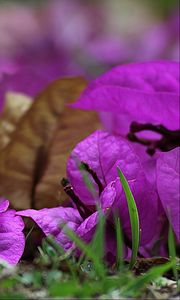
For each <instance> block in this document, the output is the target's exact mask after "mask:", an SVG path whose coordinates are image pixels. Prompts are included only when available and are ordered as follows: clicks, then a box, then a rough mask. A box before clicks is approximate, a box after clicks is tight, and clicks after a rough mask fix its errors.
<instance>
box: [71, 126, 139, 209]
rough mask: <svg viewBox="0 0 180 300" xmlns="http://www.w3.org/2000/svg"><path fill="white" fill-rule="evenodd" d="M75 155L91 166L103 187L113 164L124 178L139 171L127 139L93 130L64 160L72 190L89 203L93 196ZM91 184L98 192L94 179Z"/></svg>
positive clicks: (113, 175)
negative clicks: (66, 160) (66, 159)
mask: <svg viewBox="0 0 180 300" xmlns="http://www.w3.org/2000/svg"><path fill="white" fill-rule="evenodd" d="M77 159H78V160H79V161H83V162H86V163H87V164H88V165H89V166H90V168H92V170H93V171H94V172H95V173H96V174H97V176H98V178H99V180H100V181H101V183H102V185H103V187H104V188H105V186H106V185H107V184H108V183H109V182H111V181H113V180H114V179H115V178H116V177H117V166H119V167H120V168H121V170H122V171H123V173H124V174H125V176H126V178H127V179H128V180H132V179H134V178H136V177H137V176H138V174H139V173H141V172H142V168H141V165H140V162H139V159H138V157H137V155H136V154H135V153H134V151H133V150H132V149H131V146H130V145H129V144H128V142H127V141H125V140H124V139H123V138H121V137H117V136H113V135H111V134H109V133H107V132H104V131H96V132H94V133H93V134H91V135H90V136H89V137H87V138H86V139H85V140H83V141H82V142H80V143H79V144H78V145H77V146H76V147H75V149H74V150H73V151H72V153H71V156H70V158H69V160H68V164H67V173H68V178H69V179H70V181H71V184H72V186H73V188H74V191H75V193H76V194H77V195H78V196H79V197H80V199H81V200H82V201H83V202H85V203H86V204H92V205H93V204H94V199H93V197H92V195H91V193H90V192H89V191H88V189H87V187H86V185H85V183H84V181H83V179H82V174H81V173H80V171H79V169H78V166H77ZM92 181H93V180H92ZM93 182H94V181H93ZM94 187H95V189H96V191H97V192H98V186H97V184H96V183H95V182H94Z"/></svg>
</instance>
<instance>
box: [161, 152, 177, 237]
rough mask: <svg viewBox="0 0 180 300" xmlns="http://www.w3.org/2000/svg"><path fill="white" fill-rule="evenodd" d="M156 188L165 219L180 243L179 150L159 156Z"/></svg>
mask: <svg viewBox="0 0 180 300" xmlns="http://www.w3.org/2000/svg"><path fill="white" fill-rule="evenodd" d="M157 188H158V193H159V196H160V200H161V202H162V205H163V207H164V210H165V212H166V214H167V217H168V218H169V220H170V222H171V224H172V226H173V229H174V232H175V234H176V237H177V239H178V240H179V241H180V148H175V149H173V150H171V151H169V152H166V153H161V154H160V155H159V158H158V160H157Z"/></svg>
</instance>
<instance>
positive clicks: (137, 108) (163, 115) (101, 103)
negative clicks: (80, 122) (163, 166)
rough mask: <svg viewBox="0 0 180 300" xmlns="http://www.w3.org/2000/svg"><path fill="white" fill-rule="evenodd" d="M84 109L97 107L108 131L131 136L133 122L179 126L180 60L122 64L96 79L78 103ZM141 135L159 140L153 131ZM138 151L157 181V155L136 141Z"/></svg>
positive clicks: (140, 133) (76, 104)
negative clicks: (152, 154)
mask: <svg viewBox="0 0 180 300" xmlns="http://www.w3.org/2000/svg"><path fill="white" fill-rule="evenodd" d="M72 106H73V107H78V108H81V109H89V110H96V111H98V112H99V114H100V118H101V120H102V123H103V125H104V127H105V129H106V130H108V131H109V132H111V133H113V134H118V135H121V136H124V137H125V136H127V134H128V132H129V131H130V125H131V124H132V122H140V123H151V124H153V125H164V126H165V127H166V128H167V129H169V130H177V129H178V128H179V63H177V62H147V63H138V64H129V65H122V66H118V67H116V68H114V69H112V70H110V71H108V72H107V73H105V74H104V75H101V76H100V77H98V78H97V79H96V80H94V81H92V82H91V83H90V84H89V86H88V87H87V89H86V90H85V91H84V92H83V93H82V95H81V96H80V98H79V100H78V101H77V103H75V104H73V105H72ZM138 136H139V137H140V138H144V139H155V140H156V139H159V134H157V133H154V132H152V131H148V130H145V131H142V132H139V133H138ZM133 147H134V149H135V151H136V153H137V154H138V155H139V156H140V157H141V161H142V163H143V164H144V167H145V169H146V170H147V172H146V174H147V176H148V178H149V179H151V180H152V181H154V180H155V164H156V157H155V156H154V157H153V159H152V158H150V157H149V155H146V153H145V151H146V148H145V147H144V146H141V145H139V144H135V143H134V144H133Z"/></svg>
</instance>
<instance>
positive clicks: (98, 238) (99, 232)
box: [90, 210, 106, 261]
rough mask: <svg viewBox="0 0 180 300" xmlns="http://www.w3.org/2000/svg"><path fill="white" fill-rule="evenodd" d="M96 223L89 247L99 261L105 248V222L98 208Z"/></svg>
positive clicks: (101, 259)
mask: <svg viewBox="0 0 180 300" xmlns="http://www.w3.org/2000/svg"><path fill="white" fill-rule="evenodd" d="M98 218H99V220H98V224H97V226H96V232H95V235H94V237H93V240H92V242H91V244H90V245H91V249H92V251H94V252H95V253H96V256H97V257H98V259H99V260H100V261H103V257H104V249H105V223H106V218H105V216H104V215H103V214H102V212H101V211H100V210H99V214H98Z"/></svg>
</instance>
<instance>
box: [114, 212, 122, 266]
mask: <svg viewBox="0 0 180 300" xmlns="http://www.w3.org/2000/svg"><path fill="white" fill-rule="evenodd" d="M114 219H115V226H116V243H117V253H116V265H117V269H118V270H119V271H120V270H122V267H123V245H124V241H123V233H122V227H121V222H120V219H119V217H117V216H115V217H114Z"/></svg>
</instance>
